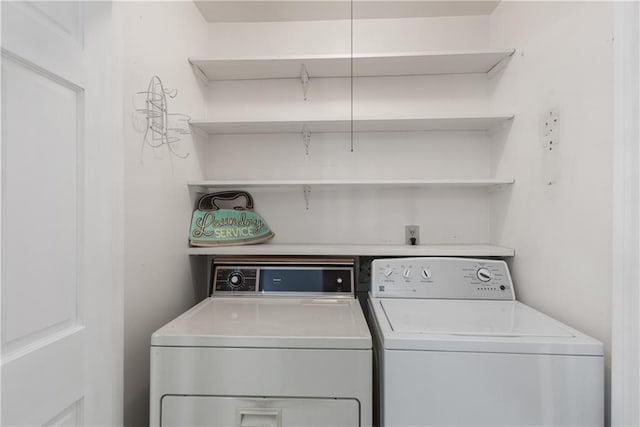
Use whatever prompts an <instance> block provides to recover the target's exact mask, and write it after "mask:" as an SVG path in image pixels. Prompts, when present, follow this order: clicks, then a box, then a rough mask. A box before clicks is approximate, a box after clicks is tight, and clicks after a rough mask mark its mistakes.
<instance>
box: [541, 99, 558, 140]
mask: <svg viewBox="0 0 640 427" xmlns="http://www.w3.org/2000/svg"><path fill="white" fill-rule="evenodd" d="M540 143H541V144H542V146H543V147H545V148H549V149H552V148H553V147H554V146H556V145H558V144H559V143H560V112H559V111H558V109H556V108H553V109H551V110H548V111H545V112H544V113H542V114H541V115H540Z"/></svg>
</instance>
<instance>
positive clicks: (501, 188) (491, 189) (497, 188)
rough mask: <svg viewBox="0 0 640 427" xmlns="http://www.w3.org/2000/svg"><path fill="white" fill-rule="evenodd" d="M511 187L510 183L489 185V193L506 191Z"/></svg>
mask: <svg viewBox="0 0 640 427" xmlns="http://www.w3.org/2000/svg"><path fill="white" fill-rule="evenodd" d="M507 187H509V185H508V184H494V185H492V186H491V187H489V193H499V192H502V191H505V190H506V189H507Z"/></svg>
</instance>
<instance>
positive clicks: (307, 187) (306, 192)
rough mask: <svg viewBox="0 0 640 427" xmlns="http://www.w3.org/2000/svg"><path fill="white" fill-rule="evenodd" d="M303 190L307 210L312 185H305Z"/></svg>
mask: <svg viewBox="0 0 640 427" xmlns="http://www.w3.org/2000/svg"><path fill="white" fill-rule="evenodd" d="M302 192H303V193H304V204H305V207H306V209H307V210H309V201H310V200H311V186H310V185H306V184H305V185H303V186H302Z"/></svg>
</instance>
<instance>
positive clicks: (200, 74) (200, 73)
mask: <svg viewBox="0 0 640 427" xmlns="http://www.w3.org/2000/svg"><path fill="white" fill-rule="evenodd" d="M190 63H191V62H190ZM191 69H192V70H193V74H195V75H196V76H197V77H198V78H199V79H200V80H202V81H203V83H204V84H205V86H209V78H208V77H207V75H206V74H205V73H204V72H203V71H202V70H201V69H200V67H198V66H197V65H195V64H193V63H191Z"/></svg>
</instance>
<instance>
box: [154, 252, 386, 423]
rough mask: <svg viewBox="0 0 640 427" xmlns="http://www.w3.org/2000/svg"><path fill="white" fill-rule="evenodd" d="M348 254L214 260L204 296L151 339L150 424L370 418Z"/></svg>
mask: <svg viewBox="0 0 640 427" xmlns="http://www.w3.org/2000/svg"><path fill="white" fill-rule="evenodd" d="M372 359H373V356H372V341H371V335H370V333H369V329H368V327H367V324H366V321H365V318H364V315H363V312H362V309H361V307H360V304H359V302H358V300H357V299H356V298H355V291H354V261H353V259H311V258H288V259H282V258H277V259H276V258H273V257H271V258H226V259H215V260H214V261H213V268H212V296H211V297H209V298H207V299H206V300H205V301H203V302H201V303H200V304H198V305H196V306H195V307H193V308H192V309H190V310H189V311H187V312H185V313H184V314H182V315H181V316H179V317H178V318H176V319H175V320H173V321H171V322H170V323H168V324H167V325H165V326H164V327H162V328H161V329H159V330H158V331H156V332H155V333H154V334H153V336H152V338H151V397H150V399H151V401H150V424H151V425H152V426H163V427H169V426H225V427H228V426H254V427H255V426H262V427H277V426H283V427H284V426H370V425H371V423H372V378H371V372H372Z"/></svg>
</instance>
